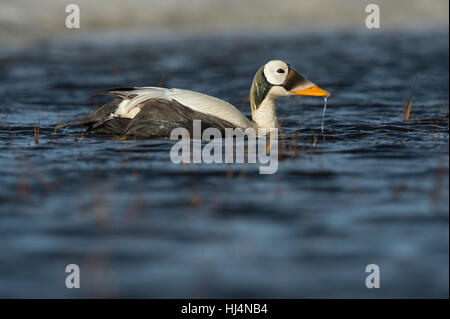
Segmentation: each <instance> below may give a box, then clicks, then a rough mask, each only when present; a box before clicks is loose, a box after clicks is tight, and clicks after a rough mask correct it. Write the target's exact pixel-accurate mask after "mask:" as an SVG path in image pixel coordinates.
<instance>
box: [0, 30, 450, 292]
mask: <svg viewBox="0 0 450 319" xmlns="http://www.w3.org/2000/svg"><path fill="white" fill-rule="evenodd" d="M448 49H449V46H448V33H447V32H446V31H439V30H437V31H436V30H434V31H432V32H425V31H424V32H415V33H386V32H383V31H381V32H379V31H373V32H372V31H368V32H366V33H332V34H327V35H325V34H322V33H318V34H309V35H307V34H293V33H289V34H283V35H282V34H281V33H280V34H272V35H268V36H262V35H261V36H258V37H252V36H245V35H241V36H238V35H229V36H220V37H217V36H211V37H193V36H192V37H185V38H172V39H169V40H161V39H159V40H155V39H154V40H151V39H146V38H145V37H139V36H136V37H130V36H128V37H127V38H124V37H119V36H118V37H109V38H107V39H105V38H103V37H101V36H98V37H90V38H79V39H76V40H73V41H71V40H70V39H64V40H54V41H49V42H46V43H42V44H38V45H34V46H32V47H29V48H24V49H17V50H14V51H6V50H4V49H3V50H2V51H0V176H1V177H0V296H1V297H294V298H297V297H363V298H372V297H375V298H378V297H448V282H449V281H448V279H449V278H448V269H449V265H448V260H449V259H448V257H449V255H448V254H449V250H448V248H449V246H448V241H449V224H448V221H449V195H448V194H449V193H448V190H449V164H448V163H449V162H448V160H449V149H448V145H449V144H448V138H449V126H448V102H449V91H448V84H449V73H448V67H449V63H448V61H449V57H448V53H449V51H448ZM275 58H276V59H283V60H285V61H287V62H289V63H290V64H291V65H292V66H293V67H295V68H296V69H297V70H298V71H299V72H300V73H302V74H304V75H305V76H307V77H308V78H309V79H310V80H312V81H313V82H315V83H317V84H318V85H319V86H320V87H322V88H323V89H325V90H327V91H329V92H331V93H332V97H331V98H330V99H329V100H328V108H327V114H326V116H325V130H324V133H323V134H322V133H321V132H320V122H321V116H322V113H321V112H322V106H323V101H322V100H321V99H312V98H302V99H296V98H289V99H280V100H279V101H278V104H277V105H278V107H277V111H278V117H279V119H280V120H281V121H282V122H283V128H284V137H283V141H284V148H282V149H281V151H282V160H281V161H280V163H279V169H278V172H277V173H276V174H274V175H259V174H258V166H257V165H254V164H246V165H243V164H235V165H226V164H223V165H219V164H215V165H207V164H196V165H194V164H191V165H187V166H181V165H176V164H173V163H172V162H171V161H170V157H169V150H170V147H171V146H172V145H173V142H170V141H166V140H144V141H120V140H117V139H112V138H107V137H103V136H92V135H85V134H83V132H82V131H80V130H79V129H76V128H74V129H65V130H62V129H57V130H56V132H54V129H55V125H56V123H57V122H58V120H59V119H60V117H61V116H63V121H68V120H73V119H77V118H79V117H82V116H84V115H85V114H86V113H87V112H88V111H92V110H94V102H93V101H92V100H91V99H90V98H89V95H90V94H91V93H92V92H93V91H96V90H100V89H105V88H111V87H116V86H118V87H123V86H125V87H128V86H154V85H157V84H158V82H163V85H164V86H166V87H177V88H184V89H190V90H194V91H200V92H204V93H207V94H210V95H213V96H217V97H219V98H223V99H225V100H227V101H229V102H231V103H232V104H234V105H236V106H237V107H238V108H239V109H240V110H242V111H243V112H244V113H245V114H247V115H249V113H250V108H249V104H248V98H247V97H248V92H249V89H250V84H251V80H252V78H253V75H254V73H255V72H256V70H257V69H258V68H259V67H260V66H261V65H263V64H264V63H266V62H267V61H268V60H270V59H275ZM419 72H420V75H419V78H418V81H417V86H416V89H415V92H414V99H413V104H412V110H411V115H410V119H409V121H408V122H405V121H404V118H403V106H404V104H406V102H407V100H408V98H409V95H410V93H411V88H412V86H413V82H414V79H415V77H416V75H417V73H419ZM99 102H102V101H99ZM35 126H39V137H38V144H37V143H36V141H35V132H34V127H35ZM314 141H315V143H314ZM280 145H283V142H282V141H281V140H280ZM294 151H295V153H296V155H293V152H294ZM373 263H374V264H377V265H379V267H380V271H381V288H379V289H371V290H370V289H367V288H366V287H365V284H364V283H365V277H366V275H367V274H366V273H365V267H366V265H368V264H373ZM67 264H78V265H79V266H80V268H81V288H80V289H72V290H69V289H67V288H66V287H65V278H66V275H67V274H66V273H65V267H66V265H67Z"/></svg>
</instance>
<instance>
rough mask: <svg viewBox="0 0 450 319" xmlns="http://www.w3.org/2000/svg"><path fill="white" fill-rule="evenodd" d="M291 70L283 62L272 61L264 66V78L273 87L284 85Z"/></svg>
mask: <svg viewBox="0 0 450 319" xmlns="http://www.w3.org/2000/svg"><path fill="white" fill-rule="evenodd" d="M288 71H289V68H288V66H287V64H286V63H285V62H283V61H270V62H269V63H267V64H266V65H265V66H264V71H263V72H264V76H265V77H266V79H267V82H269V83H270V84H272V85H282V84H283V83H284V81H285V80H286V77H287V73H288Z"/></svg>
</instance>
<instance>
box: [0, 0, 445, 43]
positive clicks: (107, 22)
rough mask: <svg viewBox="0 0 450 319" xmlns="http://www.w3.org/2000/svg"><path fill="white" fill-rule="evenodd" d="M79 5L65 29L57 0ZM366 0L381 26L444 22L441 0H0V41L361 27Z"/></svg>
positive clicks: (422, 26) (62, 7) (424, 25)
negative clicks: (75, 22) (74, 22)
mask: <svg viewBox="0 0 450 319" xmlns="http://www.w3.org/2000/svg"><path fill="white" fill-rule="evenodd" d="M70 3H75V4H77V5H79V7H80V16H81V28H80V29H67V28H66V27H65V19H66V17H67V15H68V13H66V12H65V8H66V6H67V5H68V4H70ZM370 3H377V4H378V5H379V6H380V10H381V13H380V16H381V30H383V31H386V30H392V31H396V30H414V31H420V30H423V29H430V28H438V29H442V30H445V29H448V22H449V21H448V12H449V2H448V1H446V0H429V1H422V0H396V1H387V0H382V1H375V2H374V1H359V0H342V1H336V0H304V1H299V0H282V1H274V0H257V1H254V0H227V1H223V0H191V1H180V0H165V1H160V0H128V1H119V0H97V1H90V0H77V1H73V0H72V1H69V0H68V1H57V0H39V1H29V0H14V1H11V0H7V1H6V0H0V45H1V46H2V47H16V46H24V45H30V44H34V43H36V42H39V41H45V40H48V39H52V38H55V37H61V36H62V37H64V36H70V37H72V36H85V35H86V34H91V33H92V34H94V33H95V34H98V33H105V34H108V33H113V34H116V32H119V31H118V30H120V34H124V35H125V34H131V33H130V32H145V33H147V34H148V37H152V36H157V35H161V34H186V33H194V34H205V33H206V34H208V33H236V32H239V33H240V32H244V33H245V32H251V33H254V34H257V33H258V34H261V33H262V34H263V33H264V32H267V31H269V30H280V29H286V30H287V29H289V30H294V31H296V32H302V31H307V32H310V31H314V30H318V31H321V30H326V31H327V32H330V31H332V30H354V31H358V30H361V31H364V30H368V29H366V27H365V19H366V16H367V13H366V12H365V8H366V6H367V5H368V4H370Z"/></svg>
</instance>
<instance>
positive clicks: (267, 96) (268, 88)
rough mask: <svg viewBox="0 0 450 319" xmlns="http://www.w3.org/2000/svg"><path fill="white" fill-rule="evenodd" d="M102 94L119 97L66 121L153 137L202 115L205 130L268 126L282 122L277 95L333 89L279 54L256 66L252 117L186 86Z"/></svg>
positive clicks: (322, 93) (315, 93) (101, 130)
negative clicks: (311, 78)
mask: <svg viewBox="0 0 450 319" xmlns="http://www.w3.org/2000/svg"><path fill="white" fill-rule="evenodd" d="M101 94H103V95H113V96H115V98H114V99H112V100H111V101H109V102H107V103H106V104H104V105H103V106H102V107H101V108H99V109H98V110H97V111H96V112H95V113H93V114H92V115H90V116H87V117H86V118H84V119H82V120H79V121H74V122H69V123H67V124H66V125H64V126H75V125H82V126H86V127H87V128H88V132H93V133H102V134H110V135H118V136H126V137H134V138H150V137H169V136H170V132H171V131H172V130H173V129H175V128H177V127H184V128H186V129H188V130H189V131H190V132H191V133H192V126H193V120H201V123H202V130H203V129H205V128H208V127H216V128H218V129H221V130H224V129H225V128H236V127H240V128H242V129H244V130H245V129H246V128H249V127H252V128H254V129H257V128H264V129H266V132H269V131H270V129H271V128H276V127H277V126H278V121H277V116H276V111H275V103H274V102H275V99H276V98H278V97H280V96H288V95H308V96H321V97H328V96H329V95H330V94H329V93H328V92H326V91H324V90H322V89H320V88H319V87H318V86H317V85H315V84H314V83H312V82H310V81H309V80H307V79H306V78H304V77H303V76H301V75H300V74H299V73H297V72H296V71H295V70H294V69H292V68H291V67H290V66H289V65H288V64H287V63H286V62H283V61H280V60H272V61H269V62H268V63H266V64H265V65H264V66H262V67H261V68H260V69H259V70H258V72H256V75H255V77H254V79H253V83H252V87H251V89H250V107H251V112H252V119H253V121H250V120H249V119H248V118H247V117H246V116H245V115H244V114H242V113H241V112H240V111H239V110H238V109H237V108H236V107H234V106H233V105H231V104H230V103H228V102H225V101H223V100H220V99H218V98H215V97H212V96H209V95H205V94H202V93H197V92H193V91H188V90H181V89H167V88H160V87H136V88H119V89H111V90H105V91H104V92H102V93H101Z"/></svg>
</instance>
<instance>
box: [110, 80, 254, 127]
mask: <svg viewBox="0 0 450 319" xmlns="http://www.w3.org/2000/svg"><path fill="white" fill-rule="evenodd" d="M130 94H137V96H136V97H134V98H132V99H130V100H123V101H122V102H121V103H120V104H119V106H118V107H117V109H116V111H115V112H114V114H113V115H114V116H117V117H124V118H134V117H135V116H136V115H137V114H138V113H139V112H140V110H141V107H142V102H145V101H146V100H149V99H154V98H160V99H161V98H162V99H167V100H176V101H177V102H179V103H181V104H183V105H184V106H187V107H189V108H191V109H192V110H194V111H197V112H202V113H205V114H209V115H213V116H216V117H218V118H221V119H223V120H226V121H229V122H231V123H233V124H235V125H237V126H239V127H241V128H247V127H252V123H251V122H250V121H249V120H248V119H247V117H246V116H245V115H244V114H242V113H241V112H240V111H239V110H238V109H237V108H235V107H234V106H233V105H231V104H230V103H228V102H225V101H223V100H220V99H218V98H215V97H212V96H209V95H206V94H202V93H198V92H193V91H188V90H180V89H166V88H159V87H142V88H136V89H135V90H133V91H130Z"/></svg>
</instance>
